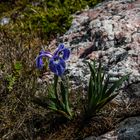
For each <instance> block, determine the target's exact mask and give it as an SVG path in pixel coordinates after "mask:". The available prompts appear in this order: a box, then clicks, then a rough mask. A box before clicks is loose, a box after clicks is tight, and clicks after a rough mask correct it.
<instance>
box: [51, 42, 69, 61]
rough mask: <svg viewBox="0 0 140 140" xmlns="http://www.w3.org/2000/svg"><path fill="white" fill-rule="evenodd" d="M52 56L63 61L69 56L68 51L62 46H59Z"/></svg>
mask: <svg viewBox="0 0 140 140" xmlns="http://www.w3.org/2000/svg"><path fill="white" fill-rule="evenodd" d="M54 55H58V56H59V57H61V58H62V59H64V60H68V58H69V56H70V50H69V49H68V48H65V47H64V44H60V45H59V46H58V48H57V49H56V51H55V52H54Z"/></svg>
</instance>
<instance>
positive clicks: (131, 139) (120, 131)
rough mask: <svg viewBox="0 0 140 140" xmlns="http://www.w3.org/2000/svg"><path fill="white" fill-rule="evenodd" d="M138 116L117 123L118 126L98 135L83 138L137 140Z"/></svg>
mask: <svg viewBox="0 0 140 140" xmlns="http://www.w3.org/2000/svg"><path fill="white" fill-rule="evenodd" d="M139 139H140V117H130V118H127V119H125V120H124V121H122V122H121V123H119V124H118V127H117V128H116V129H115V130H113V131H111V132H108V133H106V134H104V135H102V136H99V137H94V136H91V137H88V138H85V139H84V140H139Z"/></svg>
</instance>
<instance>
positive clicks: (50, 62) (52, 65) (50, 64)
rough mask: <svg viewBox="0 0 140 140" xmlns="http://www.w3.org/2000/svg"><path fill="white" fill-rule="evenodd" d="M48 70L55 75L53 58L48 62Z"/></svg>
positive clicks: (55, 69)
mask: <svg viewBox="0 0 140 140" xmlns="http://www.w3.org/2000/svg"><path fill="white" fill-rule="evenodd" d="M49 68H50V70H51V71H52V72H53V73H55V74H57V68H56V64H55V63H54V59H53V58H51V59H50V61H49Z"/></svg>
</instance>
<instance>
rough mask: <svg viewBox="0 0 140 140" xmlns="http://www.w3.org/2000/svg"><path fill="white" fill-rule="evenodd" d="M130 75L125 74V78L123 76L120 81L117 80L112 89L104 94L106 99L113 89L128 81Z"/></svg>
mask: <svg viewBox="0 0 140 140" xmlns="http://www.w3.org/2000/svg"><path fill="white" fill-rule="evenodd" d="M129 75H130V74H127V75H125V76H123V77H122V78H121V79H119V80H118V81H116V82H115V83H114V84H113V85H112V87H111V88H110V89H109V90H108V91H107V92H106V93H105V95H106V97H108V96H110V95H111V94H112V93H113V92H114V91H115V89H117V88H118V87H119V86H121V85H122V83H123V82H124V81H125V80H127V79H128V77H129Z"/></svg>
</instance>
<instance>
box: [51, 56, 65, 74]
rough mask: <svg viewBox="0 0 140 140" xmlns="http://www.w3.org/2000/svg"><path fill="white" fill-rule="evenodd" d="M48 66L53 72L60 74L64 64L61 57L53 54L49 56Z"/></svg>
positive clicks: (63, 70)
mask: <svg viewBox="0 0 140 140" xmlns="http://www.w3.org/2000/svg"><path fill="white" fill-rule="evenodd" d="M49 68H50V70H51V71H52V72H53V73H55V74H56V75H58V76H61V75H62V74H63V73H64V72H65V68H66V64H65V61H64V60H63V59H62V58H60V57H58V56H54V57H52V58H50V61H49Z"/></svg>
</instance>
